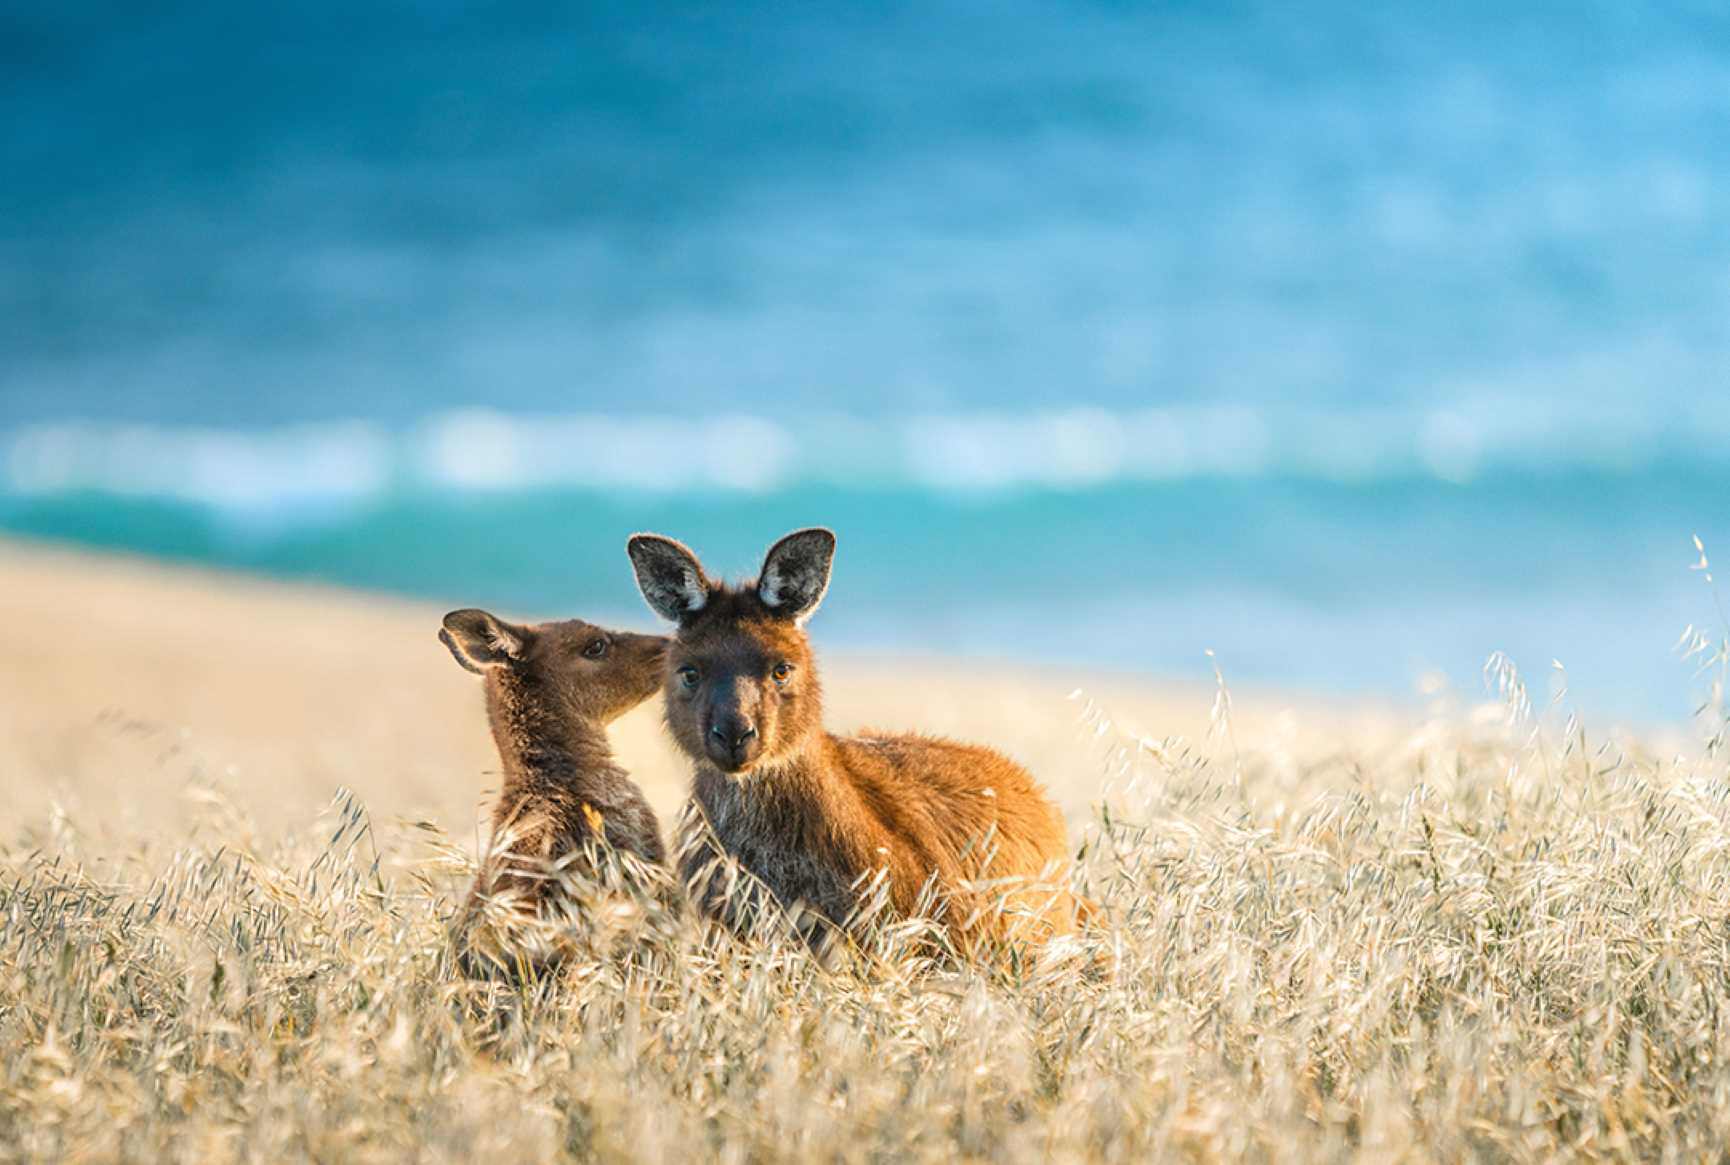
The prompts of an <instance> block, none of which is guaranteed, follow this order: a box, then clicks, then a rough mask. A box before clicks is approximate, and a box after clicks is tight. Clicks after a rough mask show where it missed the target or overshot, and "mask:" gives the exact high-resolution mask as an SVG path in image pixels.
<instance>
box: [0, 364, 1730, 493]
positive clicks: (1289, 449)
mask: <svg viewBox="0 0 1730 1165" xmlns="http://www.w3.org/2000/svg"><path fill="white" fill-rule="evenodd" d="M1726 450H1730V410H1726V409H1724V408H1721V407H1718V406H1715V405H1713V404H1712V403H1711V402H1704V403H1702V404H1701V405H1700V406H1699V407H1697V408H1695V409H1694V410H1693V411H1691V412H1688V413H1685V414H1678V415H1674V416H1671V417H1668V418H1663V419H1655V418H1653V417H1652V416H1650V415H1649V414H1646V413H1637V412H1629V413H1628V414H1626V415H1624V414H1622V413H1620V412H1618V411H1616V410H1598V411H1595V412H1593V413H1591V414H1585V413H1581V414H1569V413H1568V412H1566V411H1565V410H1561V409H1544V408H1538V407H1535V406H1533V405H1531V404H1529V403H1528V404H1524V405H1521V404H1514V403H1509V402H1507V401H1505V400H1503V399H1501V398H1498V397H1497V396H1495V395H1494V394H1491V393H1484V394H1480V395H1479V396H1477V397H1473V396H1471V395H1463V396H1459V397H1456V398H1455V400H1454V403H1453V404H1451V405H1450V406H1449V407H1446V408H1437V409H1429V410H1411V409H1386V410H1366V409H1357V410H1340V411H1331V412H1330V411H1319V410H1313V409H1309V410H1302V409H1290V410H1281V409H1271V408H1263V409H1254V408H1249V407H1163V408H1152V409H1141V410H1129V411H1119V412H1111V411H1107V410H1103V409H1092V408H1086V409H1072V410H1057V411H1044V412H1028V413H1019V414H1010V413H991V414H977V413H976V414H966V413H949V414H927V415H916V416H908V417H896V418H888V419H880V420H864V419H860V418H815V417H814V418H808V419H792V420H779V419H769V418H764V417H755V416H750V415H743V414H738V415H727V416H719V417H713V418H706V419H702V420H688V419H683V418H677V417H656V416H623V415H605V414H575V415H565V416H523V415H507V414H504V413H498V412H491V411H486V410H463V411H457V412H449V413H441V414H437V415H435V416H432V417H430V418H428V419H427V420H426V421H424V422H422V423H420V424H418V425H413V426H408V427H404V428H397V429H389V428H385V427H382V426H379V425H375V424H369V423H363V422H355V421H344V422H334V423H329V424H320V425H301V426H294V427H288V428H276V429H257V430H223V429H214V428H204V427H187V428H173V427H166V426H143V425H108V424H100V423H95V422H66V423H55V424H47V425H34V426H28V427H23V428H19V429H16V430H13V431H11V432H9V433H5V434H0V490H3V491H4V493H5V494H8V495H11V496H14V497H42V496H52V495H61V494H68V493H73V492H79V491H89V492H95V493H101V494H110V495H117V496H125V497H157V498H167V499H173V500H179V501H185V502H193V503H198V504H204V505H208V506H211V507H214V508H217V509H220V510H224V511H242V512H245V511H264V510H272V509H284V508H294V507H296V506H308V505H327V506H328V505H333V504H334V505H343V504H355V503H364V502H366V501H369V500H372V499H376V498H378V497H380V496H382V495H384V494H386V493H388V492H389V491H392V490H402V491H440V492H445V491H454V492H494V493H497V492H513V491H514V492H523V491H533V490H543V489H549V488H570V489H592V490H604V491H615V492H624V493H653V494H678V493H693V492H701V491H711V492H719V493H761V492H768V491H774V490H780V489H787V488H791V487H795V486H799V485H802V484H842V485H854V486H867V487H889V488H894V487H909V486H911V487H915V488H921V489H928V490H933V491H937V492H957V493H973V494H978V493H991V492H999V491H1004V490H1025V489H1057V490H1075V489H1086V488H1091V487H1097V486H1102V485H1108V484H1111V483H1118V482H1161V481H1164V482H1174V481H1188V480H1252V479H1258V478H1279V479H1283V480H1295V481H1305V480H1311V481H1339V482H1356V483H1366V482H1375V481H1379V480H1391V479H1397V478H1406V479H1411V478H1417V479H1425V478H1427V479H1434V480H1439V481H1447V482H1454V483H1464V482H1469V481H1471V480H1472V479H1473V478H1475V477H1477V476H1480V475H1483V474H1488V473H1494V472H1498V471H1515V472H1522V473H1532V474H1558V473H1566V472H1571V471H1592V472H1605V473H1633V472H1640V471H1642V470H1643V469H1645V468H1649V467H1655V466H1659V465H1661V464H1662V465H1671V466H1688V465H1694V466H1710V467H1715V468H1723V467H1724V466H1725V465H1726V462H1727V461H1730V453H1727V452H1726Z"/></svg>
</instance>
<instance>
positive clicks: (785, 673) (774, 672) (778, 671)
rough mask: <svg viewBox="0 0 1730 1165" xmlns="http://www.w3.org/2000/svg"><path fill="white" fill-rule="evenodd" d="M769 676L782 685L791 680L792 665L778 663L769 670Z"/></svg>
mask: <svg viewBox="0 0 1730 1165" xmlns="http://www.w3.org/2000/svg"><path fill="white" fill-rule="evenodd" d="M769 674H770V675H771V676H774V677H775V682H776V683H778V684H784V683H786V682H787V681H788V680H790V679H792V678H793V665H792V664H790V663H778V664H776V665H775V666H774V667H773V668H771V669H770V671H769Z"/></svg>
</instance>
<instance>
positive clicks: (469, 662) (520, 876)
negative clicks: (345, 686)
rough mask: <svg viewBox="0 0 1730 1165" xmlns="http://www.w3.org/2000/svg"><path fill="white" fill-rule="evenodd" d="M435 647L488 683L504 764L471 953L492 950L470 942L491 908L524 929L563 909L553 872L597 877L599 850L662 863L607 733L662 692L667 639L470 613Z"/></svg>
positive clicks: (468, 911)
mask: <svg viewBox="0 0 1730 1165" xmlns="http://www.w3.org/2000/svg"><path fill="white" fill-rule="evenodd" d="M439 638H440V640H441V641H443V642H444V644H445V646H446V647H448V648H449V649H450V651H451V654H452V655H453V656H454V657H455V658H456V660H457V662H458V663H460V664H462V665H463V666H464V667H466V668H468V669H469V670H471V671H475V672H478V673H479V674H480V675H481V676H482V677H483V679H484V681H485V687H486V706H487V718H488V720H489V722H490V723H491V726H492V733H493V742H494V744H495V745H496V746H497V748H498V752H499V761H500V763H501V765H502V776H503V787H502V789H501V791H500V794H499V798H498V801H497V803H496V804H495V805H494V807H493V813H492V838H491V840H490V842H489V844H488V852H487V855H486V857H485V859H484V861H483V863H482V868H481V872H480V876H479V877H478V878H477V879H476V882H475V885H474V887H473V889H471V890H470V892H469V898H468V904H467V906H466V908H465V910H464V923H463V927H462V929H463V930H464V931H465V932H471V933H470V935H469V939H468V942H469V945H470V947H471V948H474V947H476V946H477V945H478V946H497V945H498V944H497V943H485V944H479V943H477V942H476V937H477V936H474V935H473V934H472V931H473V930H474V929H475V926H476V924H477V922H478V920H479V919H480V918H481V917H482V916H483V915H486V914H487V911H486V909H485V907H486V906H487V903H488V901H489V900H493V901H497V902H500V903H502V904H503V913H504V914H505V915H507V916H509V915H511V914H515V915H518V916H521V917H525V918H534V917H542V918H544V917H546V916H548V914H549V912H550V910H551V909H557V908H558V907H560V906H561V905H562V904H561V903H559V902H558V901H557V900H556V899H557V889H558V882H557V880H556V878H553V877H550V876H549V874H550V873H551V872H552V871H553V868H554V865H555V863H557V864H559V866H560V867H561V868H563V867H567V866H568V865H569V864H570V863H571V862H573V861H581V862H582V863H583V864H584V868H585V872H589V873H593V872H595V871H594V869H593V867H592V862H591V861H590V859H591V858H592V856H593V855H594V853H595V848H594V847H595V843H596V842H597V841H600V840H602V839H604V840H605V842H606V844H607V845H608V846H610V847H611V848H612V849H613V850H615V851H617V852H618V853H621V854H629V855H632V856H633V857H634V858H636V859H638V860H640V861H642V862H644V863H648V864H650V865H662V864H664V862H665V860H666V849H665V846H664V845H663V843H662V840H661V831H660V825H659V823H658V822H657V820H656V818H655V814H654V811H653V810H652V809H651V808H650V807H649V804H648V802H647V801H646V800H645V799H644V798H643V795H642V792H641V790H640V789H638V787H637V785H636V784H635V782H633V781H632V780H631V779H630V777H629V776H628V775H627V774H626V773H625V771H624V770H623V769H621V768H620V767H619V766H618V765H617V764H616V763H615V762H614V760H613V754H612V748H611V746H610V745H609V743H608V740H607V725H608V724H610V723H611V722H612V721H613V720H616V719H617V718H618V717H619V716H621V715H623V714H624V713H626V712H628V711H630V710H631V709H632V708H634V707H636V706H637V705H638V704H640V703H642V702H643V701H644V700H646V699H648V698H649V696H651V695H653V694H654V692H655V691H656V690H657V689H658V688H659V687H660V683H661V677H662V674H663V671H664V665H665V658H666V648H667V640H666V639H665V638H664V637H662V636H658V635H637V634H631V633H628V632H617V631H609V630H606V629H605V628H601V627H596V626H594V625H592V624H589V623H584V622H582V621H581V620H574V619H573V620H569V621H566V622H560V623H542V624H539V625H536V626H522V625H517V624H511V623H507V622H505V621H504V620H501V619H498V618H496V617H495V616H492V615H489V614H487V613H486V612H484V611H475V610H466V611H453V612H452V613H451V614H449V615H447V616H446V617H445V622H444V627H443V629H442V630H441V631H440V632H439ZM494 953H495V955H496V953H497V952H494Z"/></svg>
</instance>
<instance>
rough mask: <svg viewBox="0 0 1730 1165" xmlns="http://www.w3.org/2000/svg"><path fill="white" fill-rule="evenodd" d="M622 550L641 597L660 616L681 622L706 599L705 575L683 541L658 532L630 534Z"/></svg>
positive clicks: (693, 613)
mask: <svg viewBox="0 0 1730 1165" xmlns="http://www.w3.org/2000/svg"><path fill="white" fill-rule="evenodd" d="M625 549H626V551H627V552H629V554H630V556H631V567H632V568H633V569H634V570H635V571H636V572H637V586H639V587H640V588H642V591H643V598H644V599H646V600H647V601H648V604H649V606H650V607H651V608H652V609H653V610H654V612H655V614H657V615H659V616H660V617H661V618H663V619H670V620H671V621H673V622H674V623H683V622H685V621H686V620H688V619H689V618H690V617H691V616H692V615H695V614H696V613H697V612H698V611H701V610H702V609H703V605H704V604H705V603H707V602H708V601H709V589H710V583H709V577H708V576H707V575H705V574H704V573H703V564H702V563H700V562H698V561H697V556H696V555H695V554H692V553H691V552H690V550H689V549H687V548H686V547H685V546H684V544H683V543H679V542H675V541H673V540H672V539H671V538H663V537H661V536H660V535H659V534H633V535H631V540H630V541H629V542H627V543H626V544H625Z"/></svg>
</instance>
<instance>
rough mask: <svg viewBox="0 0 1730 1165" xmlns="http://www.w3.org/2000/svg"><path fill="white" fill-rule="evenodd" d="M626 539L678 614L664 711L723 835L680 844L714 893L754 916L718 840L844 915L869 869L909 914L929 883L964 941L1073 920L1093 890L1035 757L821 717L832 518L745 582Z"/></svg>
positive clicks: (660, 600) (725, 914) (770, 877)
mask: <svg viewBox="0 0 1730 1165" xmlns="http://www.w3.org/2000/svg"><path fill="white" fill-rule="evenodd" d="M628 549H629V552H630V556H631V563H632V565H633V567H634V568H635V570H636V574H637V582H638V584H639V586H641V588H642V591H643V596H644V598H645V599H647V600H648V603H649V606H650V607H652V608H653V609H654V610H655V611H656V612H657V613H658V614H660V615H661V616H663V617H664V618H667V619H670V620H672V621H673V622H675V623H677V624H678V633H677V634H676V635H675V636H674V638H673V642H672V648H671V652H670V655H669V657H668V670H667V689H666V705H667V724H668V726H669V728H670V729H671V731H672V734H673V737H674V739H675V740H677V741H678V744H679V746H680V747H681V748H683V749H684V751H685V752H686V753H687V754H689V755H690V757H691V758H692V760H693V761H695V762H696V767H695V777H694V787H693V802H694V808H695V810H696V811H697V812H698V813H700V815H701V818H702V819H704V820H706V823H707V826H708V834H709V836H710V837H712V838H713V843H710V844H707V845H705V844H701V843H698V844H693V845H692V846H690V847H689V848H687V849H686V851H685V852H684V853H682V854H681V858H680V874H681V877H682V878H683V880H684V881H685V883H686V885H687V887H688V888H689V890H690V892H691V895H692V898H693V900H694V901H695V902H696V903H697V904H698V905H699V906H700V907H701V908H702V909H704V910H705V911H706V912H707V913H709V914H711V915H713V916H716V917H719V918H720V919H721V920H722V921H724V922H726V923H728V924H729V925H732V926H735V927H736V926H738V925H739V924H740V922H741V921H742V919H741V918H740V916H739V910H740V907H741V903H740V902H738V901H737V900H735V899H734V898H733V896H731V895H729V894H727V893H725V892H724V891H723V890H721V889H719V888H718V884H719V883H720V882H721V881H722V879H720V878H717V877H716V876H715V873H716V869H717V866H718V865H719V864H723V863H722V858H721V855H720V854H718V853H716V852H715V849H714V844H715V843H718V845H719V847H720V849H721V850H722V851H724V853H725V855H726V856H727V857H729V858H731V859H733V860H734V861H736V862H737V863H738V864H739V865H740V866H743V867H744V869H746V870H747V871H749V872H750V873H751V874H752V875H755V877H756V879H757V880H758V882H759V883H760V884H761V885H763V886H765V887H767V889H768V890H769V891H770V892H771V893H773V895H774V896H775V898H776V899H778V900H779V902H780V903H781V904H782V905H783V906H787V907H798V906H807V907H809V908H811V909H812V910H814V911H815V912H816V913H817V914H818V915H820V916H821V917H822V918H823V919H826V920H827V923H828V924H831V925H832V926H833V927H834V928H840V929H843V930H845V929H847V928H849V926H850V925H852V923H851V922H850V920H853V919H855V918H856V908H857V907H858V906H859V905H860V896H861V889H862V887H863V886H864V884H865V883H866V881H867V880H868V879H870V878H871V877H872V876H874V875H876V873H877V872H878V871H886V872H887V875H888V886H887V889H888V899H889V901H888V904H889V906H890V907H891V908H892V910H893V912H894V913H895V914H896V915H897V916H899V917H902V918H906V917H910V916H913V915H914V914H916V913H918V910H917V908H918V906H919V903H920V900H921V895H922V891H923V890H924V888H925V887H926V886H927V883H928V882H932V883H935V889H936V891H937V897H938V899H939V900H940V901H941V907H940V909H941V910H942V912H943V917H944V923H945V925H946V927H947V929H948V931H949V933H950V935H951V937H952V939H953V941H954V943H955V946H956V947H957V949H959V950H961V951H963V952H964V953H972V954H980V953H984V952H985V951H988V950H993V949H995V950H1001V949H1002V948H1003V947H1004V946H1005V945H1006V944H1014V945H1021V944H1022V943H1025V942H1043V941H1044V940H1046V939H1048V938H1050V937H1053V936H1055V935H1058V934H1063V933H1068V932H1070V931H1071V930H1073V929H1074V926H1075V924H1076V921H1077V914H1078V911H1081V910H1085V909H1086V908H1085V906H1083V905H1081V904H1079V903H1078V902H1077V900H1075V899H1074V898H1072V897H1071V896H1070V895H1069V894H1068V893H1067V891H1065V890H1064V889H1063V888H1062V875H1063V866H1064V863H1065V860H1066V857H1067V852H1068V844H1067V839H1066V836H1065V830H1064V823H1063V819H1062V816H1061V815H1060V814H1059V813H1058V811H1057V810H1056V808H1055V807H1054V806H1053V805H1052V804H1051V802H1050V801H1048V800H1047V799H1046V797H1045V794H1044V791H1043V790H1042V789H1041V788H1040V787H1039V785H1038V784H1037V783H1036V782H1035V781H1034V779H1033V777H1032V776H1031V775H1030V774H1029V773H1028V772H1027V770H1025V769H1023V768H1022V767H1021V766H1020V765H1017V764H1016V763H1015V762H1014V761H1011V760H1010V759H1009V758H1007V757H1005V756H1003V755H1002V754H1000V753H997V752H994V751H992V750H990V749H988V748H981V747H978V746H975V745H967V744H957V743H954V742H951V741H947V740H939V739H933V738H931V737H927V736H919V735H913V734H895V735H876V734H872V735H863V736H854V737H845V736H835V735H832V734H830V733H828V732H826V731H824V729H823V713H822V692H821V688H820V686H819V684H818V679H817V665H816V660H815V658H814V657H813V655H812V652H811V644H810V641H809V639H808V638H807V637H806V635H805V632H804V630H803V625H804V622H805V620H806V619H808V618H809V617H810V616H811V614H812V613H813V612H814V611H816V609H817V606H818V604H819V603H820V602H822V599H823V596H824V593H825V592H826V591H827V590H828V587H829V574H830V568H831V566H832V564H833V560H834V554H835V536H834V534H832V533H831V532H829V531H828V530H824V529H810V530H800V531H797V532H795V533H793V534H789V535H787V536H786V537H785V538H783V539H781V540H780V541H779V542H777V543H776V544H775V545H774V546H773V547H772V548H771V549H770V550H769V553H768V556H767V557H766V558H765V559H764V561H763V569H762V573H761V574H760V575H759V576H758V578H757V580H756V581H755V582H753V583H747V584H743V585H739V586H728V585H726V584H724V583H720V582H716V581H713V580H712V579H711V578H710V577H709V576H708V574H707V573H705V572H704V570H703V567H702V565H701V564H700V563H699V562H698V561H697V557H696V555H694V554H693V553H692V552H691V551H690V550H688V549H687V548H686V547H684V546H683V545H681V544H680V543H678V542H675V541H673V540H672V539H670V538H663V537H660V536H659V535H654V534H638V535H636V536H635V537H633V538H632V539H631V540H630V543H629V546H628ZM744 905H747V906H748V899H747V900H746V902H745V903H744ZM822 929H823V930H824V931H828V930H829V929H830V928H829V927H827V926H825V927H823V928H822ZM827 937H828V935H827V934H819V935H816V936H813V939H814V941H817V942H818V943H819V945H824V940H826V939H827Z"/></svg>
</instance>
